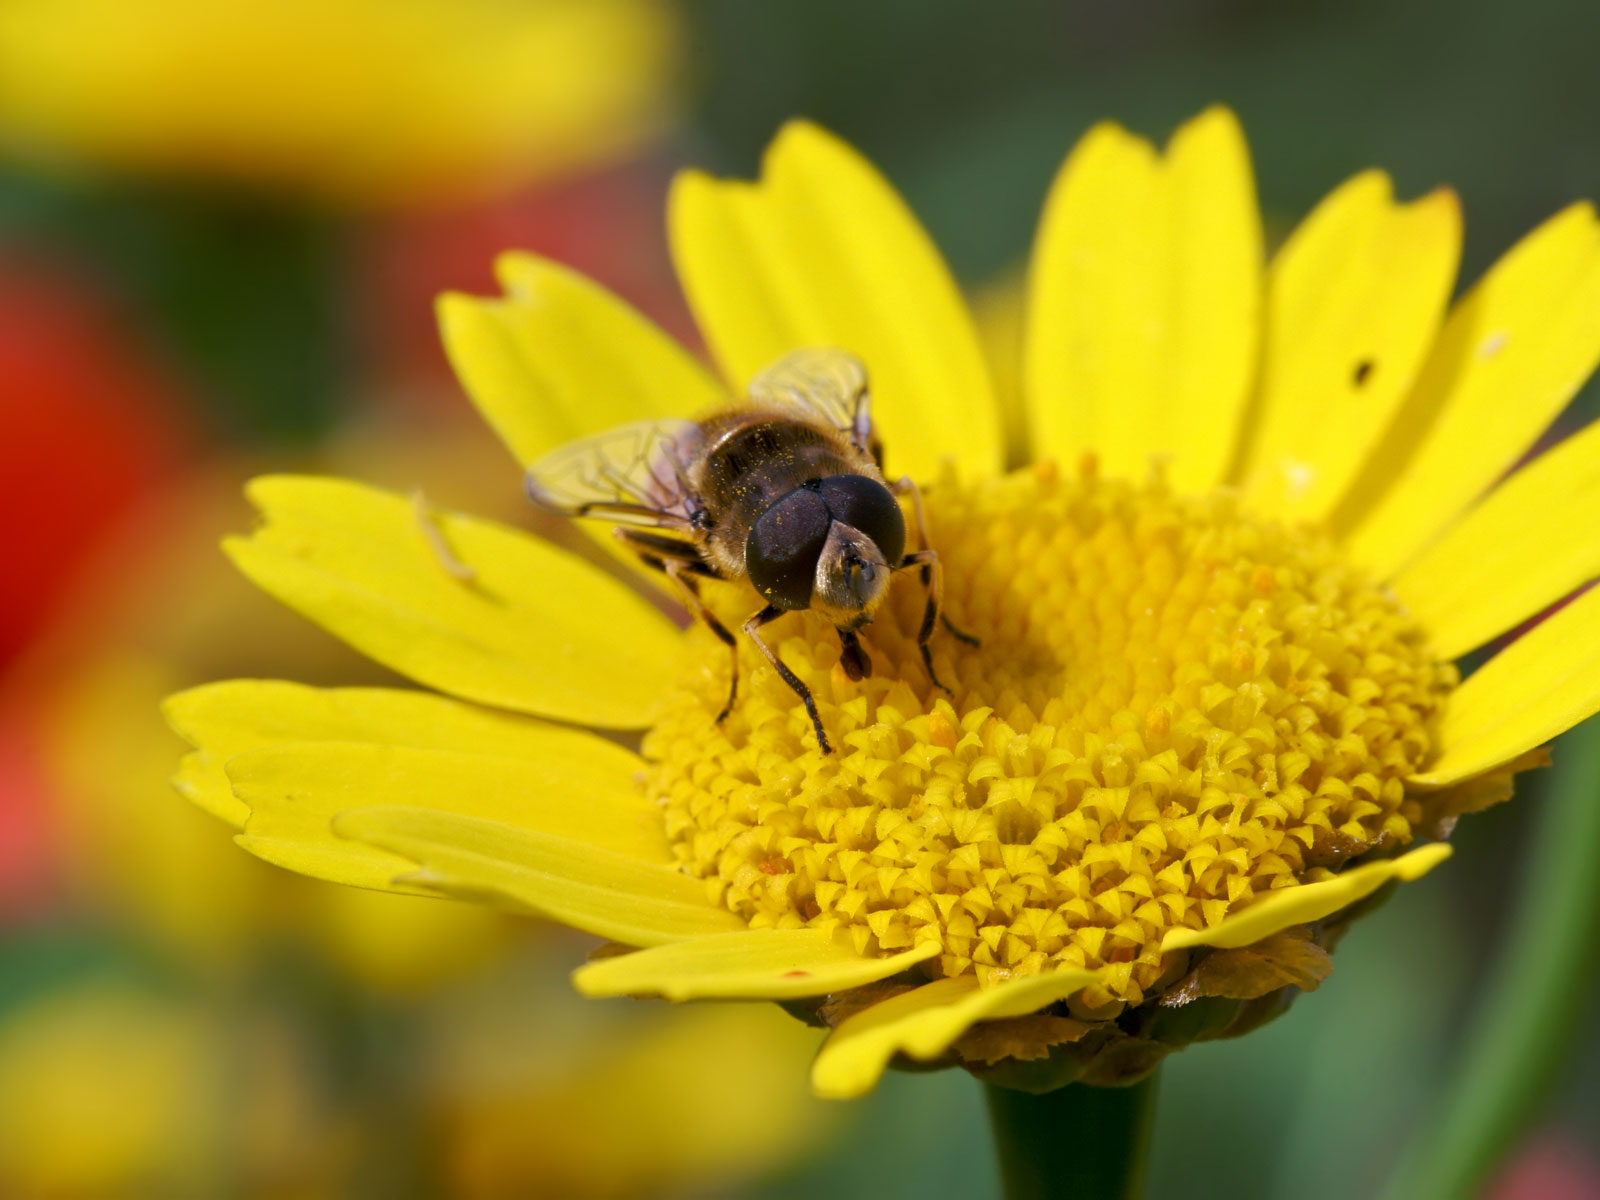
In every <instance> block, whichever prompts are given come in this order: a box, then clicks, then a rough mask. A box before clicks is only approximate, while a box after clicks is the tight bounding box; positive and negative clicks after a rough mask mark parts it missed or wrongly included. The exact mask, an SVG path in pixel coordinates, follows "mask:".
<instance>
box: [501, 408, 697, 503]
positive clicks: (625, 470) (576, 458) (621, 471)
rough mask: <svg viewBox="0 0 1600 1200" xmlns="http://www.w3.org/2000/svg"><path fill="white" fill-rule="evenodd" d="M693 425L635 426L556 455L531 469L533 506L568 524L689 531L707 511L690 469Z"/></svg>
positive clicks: (582, 442) (529, 486) (600, 435)
mask: <svg viewBox="0 0 1600 1200" xmlns="http://www.w3.org/2000/svg"><path fill="white" fill-rule="evenodd" d="M699 439H700V428H699V426H698V425H696V424H695V422H693V421H689V420H684V419H679V418H672V419H668V420H660V421H634V422H632V423H630V424H627V425H619V426H617V427H616V428H614V429H608V430H606V431H605V432H604V433H598V434H595V435H594V436H593V437H587V438H580V439H579V440H578V441H575V442H569V443H568V444H567V445H565V446H562V447H560V448H559V449H556V450H552V451H551V452H550V453H549V454H547V455H545V456H544V457H543V458H541V459H540V460H539V461H538V462H536V463H534V464H533V466H532V467H530V468H529V470H528V474H527V480H526V483H527V491H528V498H529V499H531V500H532V501H533V502H534V503H535V504H537V505H538V506H539V507H540V508H543V509H546V510H548V511H550V512H554V513H559V514H561V515H562V516H566V517H593V518H599V519H603V520H610V521H615V522H617V523H618V524H621V525H644V526H654V527H658V528H660V527H665V528H673V529H688V528H690V527H691V526H692V524H693V522H694V518H695V516H696V514H697V513H698V512H699V510H700V503H699V500H698V498H697V497H696V496H695V495H694V493H693V490H692V489H691V488H690V486H689V481H688V463H689V461H690V459H691V458H692V456H693V454H694V452H695V449H696V446H697V444H698V442H699Z"/></svg>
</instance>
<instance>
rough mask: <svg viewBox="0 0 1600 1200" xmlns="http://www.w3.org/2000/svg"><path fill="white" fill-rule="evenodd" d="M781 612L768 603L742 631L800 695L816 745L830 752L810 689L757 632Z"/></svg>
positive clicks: (746, 623)
mask: <svg viewBox="0 0 1600 1200" xmlns="http://www.w3.org/2000/svg"><path fill="white" fill-rule="evenodd" d="M783 614H784V610H783V609H781V608H779V607H777V606H776V605H773V604H769V605H767V606H766V607H765V608H763V609H762V610H761V611H760V612H758V613H757V614H756V615H755V616H753V617H751V618H750V619H749V620H748V621H746V622H745V623H744V631H745V633H747V634H749V635H750V640H751V641H752V642H754V643H755V644H756V649H757V650H760V651H761V653H762V654H764V655H766V656H767V661H768V662H769V663H771V664H772V669H773V670H775V671H776V672H777V673H778V676H779V678H781V679H782V680H783V681H784V682H785V683H787V684H788V685H789V687H790V689H791V690H792V691H793V692H794V694H795V695H796V696H799V697H800V702H801V703H802V704H804V705H805V706H806V713H807V715H809V716H810V718H811V727H812V728H813V729H815V730H816V731H817V746H818V747H819V748H820V749H821V750H822V752H823V753H824V754H832V753H833V747H832V746H830V745H828V735H827V734H826V733H824V732H823V729H822V718H821V717H820V716H818V715H817V702H816V701H815V700H813V699H812V698H811V689H810V688H808V687H806V685H805V684H804V683H802V682H801V680H800V676H798V675H796V674H795V673H794V672H793V671H791V670H790V669H789V668H788V667H786V666H785V665H784V663H783V660H782V659H781V658H779V657H778V653H777V651H776V650H774V649H773V648H772V647H771V646H769V645H767V643H766V642H765V641H763V640H762V637H761V634H760V633H759V632H758V630H760V628H761V627H762V626H763V625H766V624H769V623H771V622H773V621H776V620H777V619H778V618H779V617H781V616H783Z"/></svg>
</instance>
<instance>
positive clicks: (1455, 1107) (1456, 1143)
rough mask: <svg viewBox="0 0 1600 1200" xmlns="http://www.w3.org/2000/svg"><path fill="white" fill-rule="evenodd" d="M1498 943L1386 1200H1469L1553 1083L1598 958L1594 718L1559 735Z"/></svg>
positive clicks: (1599, 741)
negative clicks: (1457, 1058) (1523, 876)
mask: <svg viewBox="0 0 1600 1200" xmlns="http://www.w3.org/2000/svg"><path fill="white" fill-rule="evenodd" d="M1549 783H1550V785H1549V788H1548V791H1547V795H1546V797H1545V812H1544V814H1543V817H1542V818H1541V821H1540V825H1539V829H1538V834H1537V837H1536V838H1535V840H1534V844H1533V846H1532V848H1531V852H1530V855H1529V860H1528V863H1527V867H1526V871H1527V884H1526V886H1525V888H1524V890H1523V892H1522V895H1521V897H1520V898H1519V901H1518V903H1517V908H1516V912H1515V914H1514V916H1513V919H1512V921H1511V924H1510V928H1509V934H1508V936H1507V938H1506V943H1505V948H1504V949H1503V951H1502V952H1501V955H1500V961H1499V962H1498V963H1497V964H1496V965H1495V967H1494V972H1493V975H1492V977H1491V979H1490V982H1489V985H1488V987H1487V989H1486V991H1485V994H1484V997H1483V1001H1482V1003H1481V1005H1480V1006H1479V1008H1478V1011H1477V1013H1476V1014H1475V1016H1474V1018H1473V1021H1472V1025H1471V1027H1470V1028H1469V1030H1468V1032H1467V1036H1466V1038H1465V1039H1464V1040H1463V1045H1464V1046H1465V1048H1466V1049H1465V1055H1464V1058H1463V1060H1462V1062H1461V1066H1460V1069H1459V1070H1458V1071H1457V1073H1456V1076H1455V1078H1454V1079H1453V1080H1452V1081H1451V1082H1450V1084H1449V1086H1448V1088H1447V1089H1446V1091H1445V1093H1444V1094H1445V1095H1446V1096H1447V1097H1448V1099H1447V1100H1446V1101H1445V1104H1444V1107H1443V1111H1442V1112H1440V1114H1439V1115H1438V1117H1437V1118H1436V1119H1435V1121H1434V1123H1433V1125H1432V1126H1431V1128H1430V1129H1429V1131H1428V1133H1427V1134H1426V1135H1425V1136H1423V1137H1422V1138H1420V1139H1418V1141H1417V1142H1416V1143H1415V1144H1414V1145H1413V1147H1412V1149H1411V1152H1410V1153H1409V1154H1408V1156H1407V1157H1406V1159H1405V1160H1404V1161H1403V1162H1402V1164H1401V1166H1400V1169H1399V1170H1398V1171H1397V1172H1396V1174H1395V1177H1394V1179H1393V1181H1392V1183H1391V1186H1390V1188H1389V1191H1388V1195H1389V1196H1390V1197H1393V1198H1394V1200H1402V1198H1404V1200H1455V1198H1456V1197H1467V1196H1474V1195H1477V1194H1478V1192H1479V1190H1480V1189H1481V1187H1482V1185H1483V1184H1484V1183H1485V1182H1486V1181H1487V1179H1488V1177H1489V1175H1490V1173H1491V1172H1493V1171H1494V1169H1495V1168H1496V1167H1497V1166H1498V1165H1499V1163H1500V1160H1501V1159H1502V1158H1503V1157H1504V1155H1505V1154H1506V1152H1507V1151H1509V1150H1510V1149H1511V1148H1512V1147H1513V1146H1514V1145H1515V1144H1516V1141H1517V1139H1518V1138H1519V1137H1520V1136H1521V1135H1522V1133H1523V1132H1524V1130H1525V1129H1526V1128H1527V1126H1528V1125H1529V1123H1530V1122H1531V1121H1532V1120H1533V1119H1534V1118H1535V1117H1536V1116H1537V1115H1538V1111H1539V1106H1540V1103H1541V1101H1542V1100H1543V1099H1544V1096H1545V1094H1546V1092H1547V1090H1548V1089H1549V1086H1550V1085H1551V1083H1552V1082H1553V1081H1554V1080H1555V1079H1556V1078H1557V1077H1558V1075H1559V1073H1560V1070H1561V1067H1562V1065H1563V1063H1564V1062H1565V1056H1566V1054H1567V1051H1568V1048H1569V1047H1570V1045H1571V1042H1572V1035H1573V1031H1574V1030H1575V1028H1576V1027H1577V1024H1578V1021H1579V1020H1580V1018H1581V1016H1582V1014H1583V1006H1584V1004H1585V1002H1586V1000H1587V998H1588V991H1587V987H1586V985H1587V982H1588V980H1589V978H1590V976H1591V972H1592V971H1593V970H1594V967H1595V965H1596V958H1597V956H1600V871H1597V870H1596V866H1595V864H1596V863H1597V862H1600V723H1597V722H1590V723H1589V724H1587V725H1585V726H1583V727H1582V728H1580V729H1578V730H1575V731H1573V732H1572V733H1569V734H1567V735H1566V736H1565V737H1563V738H1562V739H1561V741H1560V742H1559V743H1558V744H1557V746H1556V749H1555V767H1554V776H1553V778H1552V779H1551V780H1550V781H1549Z"/></svg>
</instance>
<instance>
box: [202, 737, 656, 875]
mask: <svg viewBox="0 0 1600 1200" xmlns="http://www.w3.org/2000/svg"><path fill="white" fill-rule="evenodd" d="M528 742H529V749H530V751H532V753H529V754H528V755H526V756H519V757H515V758H513V757H510V756H506V755H501V754H492V753H483V752H478V753H464V752H461V751H457V750H427V749H418V748H416V747H410V746H386V745H370V744H365V743H360V742H311V743H289V744H284V745H277V746H271V747H268V748H266V749H262V750H252V751H248V752H246V753H243V754H238V755H235V756H234V757H233V758H230V759H229V760H228V761H227V763H226V766H225V769H226V771H227V775H228V782H229V784H230V785H231V786H232V787H233V791H234V794H235V795H236V796H238V797H239V799H240V800H241V801H243V803H244V804H245V805H246V806H247V807H248V808H249V809H250V817H249V820H248V821H246V822H245V833H246V834H247V835H248V836H249V837H251V838H263V839H267V840H269V841H272V842H276V843H286V844H295V845H300V846H306V847H320V848H322V849H324V850H336V851H338V852H339V859H338V863H339V865H338V872H339V874H338V876H337V877H336V878H335V881H336V882H339V883H349V884H354V885H356V886H358V887H379V888H381V887H386V886H387V885H388V884H389V882H390V881H391V880H393V878H394V877H395V876H396V875H398V874H400V873H401V872H402V871H403V870H404V864H401V863H398V862H397V861H396V860H395V859H394V858H393V856H391V855H388V854H385V853H383V852H382V851H375V850H372V849H370V848H368V847H365V846H361V845H357V844H355V843H350V842H345V841H343V840H341V839H339V838H336V837H335V836H334V835H333V832H332V828H331V826H332V821H333V818H334V817H335V816H336V815H337V814H339V813H341V812H344V811H346V810H347V809H360V808H366V807H370V806H374V805H390V806H399V805H410V806H414V807H418V808H432V809H438V810H440V811H444V812H452V813H460V814H465V815H468V816H474V817H489V818H493V819H495V820H498V821H506V822H510V823H513V824H516V825H519V826H521V827H523V828H527V829H536V830H538V831H539V832H540V833H543V834H547V835H549V836H551V837H558V838H564V839H567V840H569V841H572V842H574V843H583V844H586V845H590V846H595V847H598V848H601V849H604V850H607V851H610V852H612V853H614V854H621V855H626V856H628V857H630V858H635V859H638V860H640V861H642V862H647V863H654V864H657V865H665V864H668V863H670V862H671V861H672V852H671V850H670V849H669V847H668V844H667V838H666V831H665V828H664V826H663V824H662V821H661V815H660V812H659V811H658V810H657V809H656V808H655V806H654V805H652V804H650V803H649V802H648V801H646V800H645V799H644V797H643V794H642V793H641V792H640V791H639V789H638V787H637V785H636V784H635V782H634V780H635V776H636V775H637V773H638V771H639V769H640V767H641V766H642V765H643V764H642V762H641V760H640V759H639V758H638V757H637V756H635V755H634V754H632V753H631V752H629V751H627V750H624V749H623V748H622V747H621V746H618V745H615V744H614V743H612V742H608V741H606V740H605V739H603V738H599V737H596V736H594V735H593V734H586V733H582V732H580V731H578V730H573V729H562V728H560V727H558V726H553V725H551V726H545V727H543V728H541V729H539V730H537V731H536V732H534V733H532V734H531V735H530V737H529V739H528Z"/></svg>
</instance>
